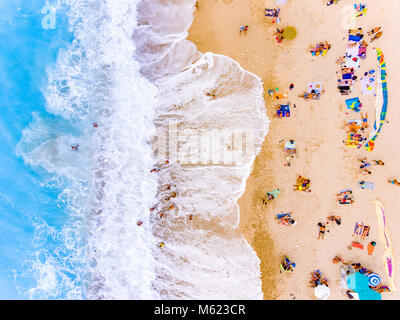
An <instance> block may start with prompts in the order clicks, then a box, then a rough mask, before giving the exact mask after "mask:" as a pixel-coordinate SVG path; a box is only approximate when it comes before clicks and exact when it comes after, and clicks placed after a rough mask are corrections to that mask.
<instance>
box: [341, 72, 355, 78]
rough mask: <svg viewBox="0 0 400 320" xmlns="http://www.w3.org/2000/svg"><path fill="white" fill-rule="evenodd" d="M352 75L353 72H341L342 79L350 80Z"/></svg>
mask: <svg viewBox="0 0 400 320" xmlns="http://www.w3.org/2000/svg"><path fill="white" fill-rule="evenodd" d="M352 77H353V73H343V74H342V79H343V80H349V79H350V80H351V78H352Z"/></svg>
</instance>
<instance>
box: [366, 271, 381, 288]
mask: <svg viewBox="0 0 400 320" xmlns="http://www.w3.org/2000/svg"><path fill="white" fill-rule="evenodd" d="M368 284H369V285H370V286H371V287H376V286H379V285H380V284H381V277H380V276H379V274H376V273H371V274H370V275H369V276H368Z"/></svg>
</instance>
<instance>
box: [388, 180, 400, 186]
mask: <svg viewBox="0 0 400 320" xmlns="http://www.w3.org/2000/svg"><path fill="white" fill-rule="evenodd" d="M388 182H389V183H391V184H394V185H396V186H400V182H399V181H397V180H396V179H393V180H388Z"/></svg>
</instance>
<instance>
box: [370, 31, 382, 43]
mask: <svg viewBox="0 0 400 320" xmlns="http://www.w3.org/2000/svg"><path fill="white" fill-rule="evenodd" d="M382 34H383V32H382V31H381V32H378V33H377V34H376V35H375V36H374V37H373V38H372V39H371V42H373V41H375V40H378V39H379V38H380V37H381V36H382Z"/></svg>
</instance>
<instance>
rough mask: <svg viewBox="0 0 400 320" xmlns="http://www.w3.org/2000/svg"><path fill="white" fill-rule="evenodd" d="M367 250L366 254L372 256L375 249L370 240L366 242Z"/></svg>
mask: <svg viewBox="0 0 400 320" xmlns="http://www.w3.org/2000/svg"><path fill="white" fill-rule="evenodd" d="M367 250H368V255H369V256H372V254H373V253H374V250H375V246H374V245H373V244H372V243H371V242H370V243H368V246H367Z"/></svg>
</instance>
